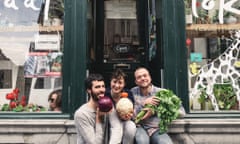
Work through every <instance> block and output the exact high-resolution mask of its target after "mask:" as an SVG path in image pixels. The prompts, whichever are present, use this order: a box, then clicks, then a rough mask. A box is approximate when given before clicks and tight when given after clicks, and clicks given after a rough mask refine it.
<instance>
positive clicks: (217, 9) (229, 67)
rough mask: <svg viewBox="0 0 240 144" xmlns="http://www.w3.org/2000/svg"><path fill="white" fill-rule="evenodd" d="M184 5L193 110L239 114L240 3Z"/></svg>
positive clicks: (190, 2)
mask: <svg viewBox="0 0 240 144" xmlns="http://www.w3.org/2000/svg"><path fill="white" fill-rule="evenodd" d="M184 2H185V16H186V34H187V35H186V46H187V49H188V73H189V96H190V98H189V101H190V110H191V111H192V112H197V111H214V112H223V111H224V112H226V111H229V112H239V110H240V106H239V102H240V85H239V84H240V71H239V69H240V55H239V46H240V41H239V39H240V2H239V1H235V2H234V3H232V4H231V3H230V0H228V1H224V5H223V4H220V2H221V1H211V2H210V1H209V2H207V3H206V1H204V0H185V1H184ZM193 2H196V3H193ZM226 5H228V6H226Z"/></svg>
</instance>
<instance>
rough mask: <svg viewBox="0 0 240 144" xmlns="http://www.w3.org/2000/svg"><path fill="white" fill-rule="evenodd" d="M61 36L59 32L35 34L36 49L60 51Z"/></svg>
mask: <svg viewBox="0 0 240 144" xmlns="http://www.w3.org/2000/svg"><path fill="white" fill-rule="evenodd" d="M60 41H61V37H60V35H57V34H40V35H39V34H37V35H35V50H47V51H60Z"/></svg>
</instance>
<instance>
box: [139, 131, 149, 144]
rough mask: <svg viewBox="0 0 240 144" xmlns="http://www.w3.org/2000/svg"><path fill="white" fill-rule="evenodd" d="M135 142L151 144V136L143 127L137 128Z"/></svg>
mask: <svg viewBox="0 0 240 144" xmlns="http://www.w3.org/2000/svg"><path fill="white" fill-rule="evenodd" d="M135 141H136V144H150V140H149V136H148V134H147V132H146V131H145V129H143V128H142V127H137V131H136V135H135Z"/></svg>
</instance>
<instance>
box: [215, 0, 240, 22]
mask: <svg viewBox="0 0 240 144" xmlns="http://www.w3.org/2000/svg"><path fill="white" fill-rule="evenodd" d="M237 1H238V0H231V1H229V2H227V3H224V0H221V1H220V6H219V14H218V19H219V23H221V24H222V23H223V11H224V10H226V11H229V12H232V13H235V14H238V15H240V10H238V9H235V8H233V7H232V5H233V4H234V3H236V2H237Z"/></svg>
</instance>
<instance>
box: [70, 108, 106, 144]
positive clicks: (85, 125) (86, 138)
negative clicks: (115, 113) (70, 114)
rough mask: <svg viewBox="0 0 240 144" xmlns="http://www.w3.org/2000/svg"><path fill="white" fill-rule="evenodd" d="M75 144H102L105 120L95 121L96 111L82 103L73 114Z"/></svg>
mask: <svg viewBox="0 0 240 144" xmlns="http://www.w3.org/2000/svg"><path fill="white" fill-rule="evenodd" d="M74 122H75V126H76V130H77V144H104V133H105V121H104V122H103V123H96V111H95V110H94V109H92V108H90V107H88V105H87V104H83V105H82V106H81V107H80V108H79V109H78V110H77V111H76V112H75V115H74Z"/></svg>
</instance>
